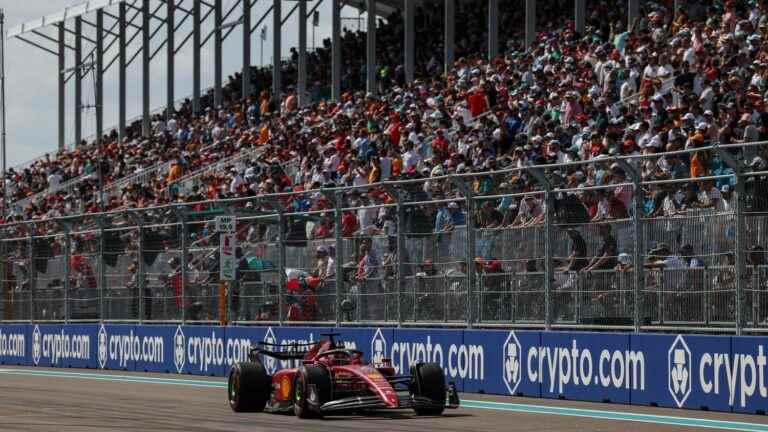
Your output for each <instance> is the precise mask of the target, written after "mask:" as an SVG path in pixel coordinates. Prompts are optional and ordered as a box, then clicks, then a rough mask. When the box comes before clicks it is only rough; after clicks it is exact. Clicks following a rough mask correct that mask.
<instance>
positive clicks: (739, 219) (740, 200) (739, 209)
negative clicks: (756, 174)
mask: <svg viewBox="0 0 768 432" xmlns="http://www.w3.org/2000/svg"><path fill="white" fill-rule="evenodd" d="M736 194H737V195H736V241H735V244H734V249H736V251H735V253H736V255H735V258H736V269H735V270H736V271H735V274H736V308H735V312H736V316H735V317H734V319H735V321H736V323H735V326H736V335H737V336H741V330H742V328H743V327H744V322H743V321H744V319H743V316H742V314H743V311H742V307H744V301H743V299H744V279H745V276H746V272H745V262H744V250H745V249H746V248H745V244H744V229H745V226H744V225H745V220H744V198H745V197H744V177H742V175H741V173H740V172H737V173H736Z"/></svg>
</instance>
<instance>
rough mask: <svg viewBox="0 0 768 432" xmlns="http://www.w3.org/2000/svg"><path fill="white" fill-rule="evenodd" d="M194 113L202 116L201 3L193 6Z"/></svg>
mask: <svg viewBox="0 0 768 432" xmlns="http://www.w3.org/2000/svg"><path fill="white" fill-rule="evenodd" d="M192 15H193V16H192V111H194V113H195V114H200V49H201V46H200V38H201V35H202V33H201V31H200V26H201V22H200V1H199V0H194V5H193V6H192Z"/></svg>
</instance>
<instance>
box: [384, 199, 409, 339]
mask: <svg viewBox="0 0 768 432" xmlns="http://www.w3.org/2000/svg"><path fill="white" fill-rule="evenodd" d="M384 189H385V190H386V191H387V193H388V194H389V195H390V196H392V197H393V198H395V199H396V200H397V207H396V211H397V219H396V220H395V224H396V225H395V233H396V235H397V271H396V272H395V288H396V290H397V310H396V311H395V314H396V315H397V326H398V327H402V325H403V287H404V286H405V261H403V253H404V252H405V206H404V205H403V196H402V194H400V192H398V191H397V189H395V188H394V187H392V186H391V185H386V184H385V185H384ZM385 319H386V318H385Z"/></svg>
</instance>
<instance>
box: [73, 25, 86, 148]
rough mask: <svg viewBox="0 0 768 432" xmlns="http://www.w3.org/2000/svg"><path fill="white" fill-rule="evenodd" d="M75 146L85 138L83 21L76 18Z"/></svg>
mask: <svg viewBox="0 0 768 432" xmlns="http://www.w3.org/2000/svg"><path fill="white" fill-rule="evenodd" d="M74 34H75V65H74V77H75V113H74V114H75V115H74V117H75V146H79V145H80V141H81V140H82V139H83V75H84V69H83V38H82V36H83V21H82V19H81V18H80V17H76V18H75V31H74Z"/></svg>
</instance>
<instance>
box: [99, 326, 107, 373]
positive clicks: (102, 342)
mask: <svg viewBox="0 0 768 432" xmlns="http://www.w3.org/2000/svg"><path fill="white" fill-rule="evenodd" d="M99 366H100V367H101V368H102V369H104V368H105V367H107V329H105V328H104V326H103V325H102V326H101V328H100V329H99Z"/></svg>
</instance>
